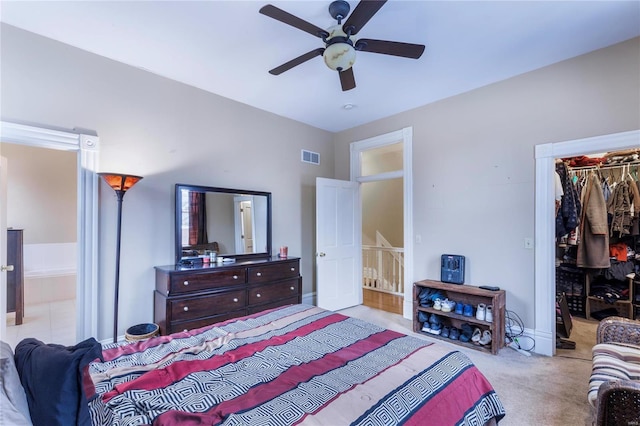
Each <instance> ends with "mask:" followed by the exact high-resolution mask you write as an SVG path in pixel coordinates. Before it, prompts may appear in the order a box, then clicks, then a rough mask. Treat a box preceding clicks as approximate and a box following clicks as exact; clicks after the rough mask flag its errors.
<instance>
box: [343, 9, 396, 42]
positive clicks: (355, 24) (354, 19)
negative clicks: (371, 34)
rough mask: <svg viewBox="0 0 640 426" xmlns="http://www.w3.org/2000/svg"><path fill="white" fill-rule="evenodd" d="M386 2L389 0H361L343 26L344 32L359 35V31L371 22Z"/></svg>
mask: <svg viewBox="0 0 640 426" xmlns="http://www.w3.org/2000/svg"><path fill="white" fill-rule="evenodd" d="M386 2H387V0H360V3H358V5H357V6H356V8H355V9H354V10H353V12H352V13H351V15H349V17H348V18H347V21H346V22H345V23H344V25H343V26H342V30H343V31H344V32H345V33H347V34H351V35H355V34H358V31H360V30H361V29H362V27H364V25H365V24H366V23H367V22H369V19H371V18H372V17H373V15H375V14H376V12H377V11H378V10H380V8H381V7H382V6H384V4H385V3H386ZM349 30H351V32H349Z"/></svg>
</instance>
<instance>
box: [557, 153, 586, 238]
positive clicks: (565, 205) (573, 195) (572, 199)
mask: <svg viewBox="0 0 640 426" xmlns="http://www.w3.org/2000/svg"><path fill="white" fill-rule="evenodd" d="M556 172H557V173H558V175H560V182H561V183H562V189H563V191H564V195H563V196H562V203H561V204H560V208H559V209H558V213H557V214H556V237H557V238H560V237H562V236H564V235H567V234H569V233H570V232H571V231H572V230H574V229H576V227H577V226H578V224H579V223H580V221H579V218H580V210H581V209H580V197H579V195H578V192H577V191H576V188H575V186H574V184H573V182H572V181H571V177H570V176H569V170H568V169H567V166H566V164H564V163H557V164H556Z"/></svg>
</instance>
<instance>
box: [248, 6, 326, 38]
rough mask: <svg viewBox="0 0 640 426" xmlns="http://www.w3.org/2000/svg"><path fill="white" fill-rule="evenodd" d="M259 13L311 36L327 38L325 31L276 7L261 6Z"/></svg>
mask: <svg viewBox="0 0 640 426" xmlns="http://www.w3.org/2000/svg"><path fill="white" fill-rule="evenodd" d="M260 13H262V14H263V15H266V16H268V17H270V18H273V19H275V20H277V21H280V22H283V23H285V24H287V25H291V26H292V27H295V28H297V29H299V30H302V31H305V32H308V33H309V34H311V35H314V36H316V37H320V38H322V37H323V36H324V37H328V36H329V33H328V32H327V31H326V30H323V29H322V28H320V27H317V26H315V25H313V24H312V23H309V22H307V21H305V20H304V19H300V18H298V17H297V16H294V15H292V14H290V13H289V12H285V11H284V10H282V9H278V8H277V7H275V6H273V5H271V4H268V5H266V6H262V7H261V8H260Z"/></svg>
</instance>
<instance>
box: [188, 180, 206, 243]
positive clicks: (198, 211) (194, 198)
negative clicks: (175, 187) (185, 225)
mask: <svg viewBox="0 0 640 426" xmlns="http://www.w3.org/2000/svg"><path fill="white" fill-rule="evenodd" d="M205 195H206V194H204V193H203V192H189V245H191V246H192V245H196V244H206V243H208V242H209V241H208V238H207V209H206V206H205V203H204V200H205Z"/></svg>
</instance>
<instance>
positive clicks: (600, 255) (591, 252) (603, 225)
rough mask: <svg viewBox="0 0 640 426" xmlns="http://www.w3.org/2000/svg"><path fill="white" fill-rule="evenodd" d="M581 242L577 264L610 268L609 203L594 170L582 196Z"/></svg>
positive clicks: (584, 266) (585, 266)
mask: <svg viewBox="0 0 640 426" xmlns="http://www.w3.org/2000/svg"><path fill="white" fill-rule="evenodd" d="M582 201H583V204H582V212H581V215H580V242H579V243H578V254H577V256H576V265H577V266H578V267H580V268H609V267H610V266H611V262H610V260H609V227H608V221H607V205H606V203H605V201H604V195H603V193H602V185H601V184H600V177H599V176H598V175H597V174H596V173H594V172H592V173H590V174H589V176H588V178H587V182H586V184H585V187H584V190H583V196H582Z"/></svg>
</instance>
